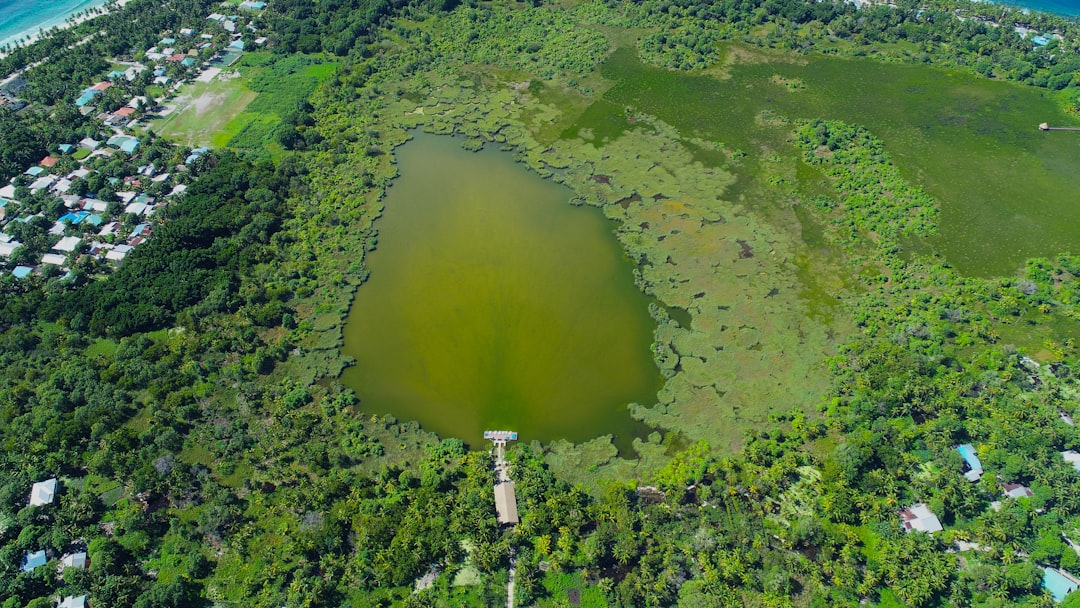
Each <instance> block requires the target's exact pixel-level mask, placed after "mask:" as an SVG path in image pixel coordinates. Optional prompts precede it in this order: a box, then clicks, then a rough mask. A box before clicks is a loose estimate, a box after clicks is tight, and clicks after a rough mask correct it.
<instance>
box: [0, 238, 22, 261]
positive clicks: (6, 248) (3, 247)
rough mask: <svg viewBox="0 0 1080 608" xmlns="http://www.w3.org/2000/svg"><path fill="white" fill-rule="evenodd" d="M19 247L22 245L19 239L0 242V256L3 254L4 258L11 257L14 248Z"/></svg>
mask: <svg viewBox="0 0 1080 608" xmlns="http://www.w3.org/2000/svg"><path fill="white" fill-rule="evenodd" d="M19 247H22V243H20V242H19V241H8V242H7V243H0V256H3V257H5V258H8V257H11V254H12V253H14V252H15V250H16V249H18V248H19Z"/></svg>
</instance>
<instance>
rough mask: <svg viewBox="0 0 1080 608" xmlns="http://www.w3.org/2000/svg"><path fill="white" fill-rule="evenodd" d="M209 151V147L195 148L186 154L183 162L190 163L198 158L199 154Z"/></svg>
mask: <svg viewBox="0 0 1080 608" xmlns="http://www.w3.org/2000/svg"><path fill="white" fill-rule="evenodd" d="M209 151H210V148H195V149H194V150H192V151H191V154H188V157H187V158H186V159H184V164H185V165H190V164H191V163H193V162H195V161H197V160H199V157H200V156H202V155H203V154H206V153H207V152H209Z"/></svg>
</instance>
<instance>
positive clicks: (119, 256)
mask: <svg viewBox="0 0 1080 608" xmlns="http://www.w3.org/2000/svg"><path fill="white" fill-rule="evenodd" d="M131 249H132V247H131V245H117V246H116V247H113V248H112V249H110V250H109V251H108V253H106V254H105V259H106V260H113V261H114V262H119V261H120V260H123V259H124V257H125V256H127V254H128V252H129V251H131Z"/></svg>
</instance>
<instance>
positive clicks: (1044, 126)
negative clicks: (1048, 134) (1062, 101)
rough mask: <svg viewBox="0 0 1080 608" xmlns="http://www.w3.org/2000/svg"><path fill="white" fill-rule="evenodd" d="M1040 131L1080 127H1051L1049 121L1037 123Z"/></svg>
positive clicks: (1069, 129)
mask: <svg viewBox="0 0 1080 608" xmlns="http://www.w3.org/2000/svg"><path fill="white" fill-rule="evenodd" d="M1039 130H1040V131H1080V127H1051V126H1050V124H1049V123H1045V122H1044V123H1042V124H1040V125H1039Z"/></svg>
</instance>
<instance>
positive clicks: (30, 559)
mask: <svg viewBox="0 0 1080 608" xmlns="http://www.w3.org/2000/svg"><path fill="white" fill-rule="evenodd" d="M46 561H48V560H47V559H46V558H45V550H44V549H42V550H40V551H34V552H33V553H27V554H26V557H24V558H23V563H22V571H23V572H30V571H31V570H33V569H34V568H37V567H38V566H44V565H45V562H46Z"/></svg>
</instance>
